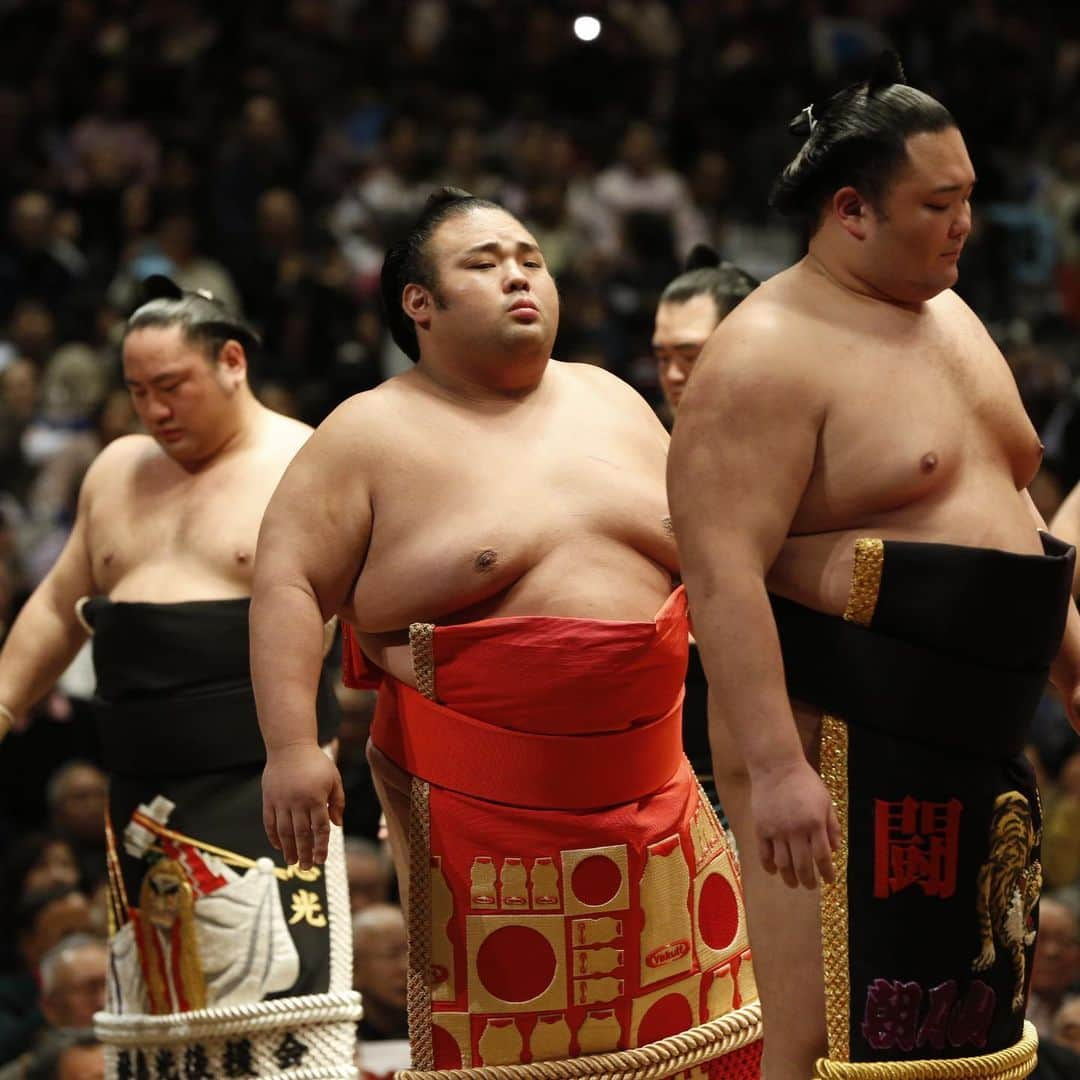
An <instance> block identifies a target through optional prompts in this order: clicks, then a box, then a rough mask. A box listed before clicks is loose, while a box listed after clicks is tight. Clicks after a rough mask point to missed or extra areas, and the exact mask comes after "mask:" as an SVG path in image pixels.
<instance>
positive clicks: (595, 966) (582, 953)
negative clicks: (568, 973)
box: [574, 949, 623, 975]
mask: <svg viewBox="0 0 1080 1080" xmlns="http://www.w3.org/2000/svg"><path fill="white" fill-rule="evenodd" d="M622 963H623V951H622V949H575V950H574V974H575V975H606V974H607V973H608V972H609V971H614V970H615V969H616V968H620V967H622Z"/></svg>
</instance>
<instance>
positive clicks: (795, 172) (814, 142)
mask: <svg viewBox="0 0 1080 1080" xmlns="http://www.w3.org/2000/svg"><path fill="white" fill-rule="evenodd" d="M955 126H956V121H955V120H954V119H953V116H952V114H951V113H950V112H949V110H948V109H946V108H945V106H944V105H942V104H941V103H940V102H939V101H937V100H936V99H934V98H932V97H931V96H930V95H929V94H925V93H923V92H922V91H921V90H916V89H915V88H914V87H913V86H908V85H907V80H906V78H905V77H904V69H903V67H902V65H901V64H900V58H899V57H898V56H897V55H896V53H894V52H886V53H883V54H882V55H881V56H880V57H879V58H878V61H877V64H876V65H875V67H874V70H873V72H872V73H871V74H870V77H869V78H868V79H864V80H863V81H862V82H858V83H854V84H852V85H851V86H847V87H845V88H844V89H843V90H841V91H839V92H838V93H836V94H833V96H832V97H830V98H829V99H828V100H826V101H825V102H823V103H818V102H815V103H814V104H812V105H807V106H806V108H805V109H803V110H802V112H800V113H799V114H798V115H797V116H796V117H795V118H794V119H792V120H791V122H790V123H789V124H788V130H789V131H790V132H791V133H792V134H793V135H798V136H799V137H800V138H802V139H804V140H805V141H804V142H803V145H802V149H801V150H800V151H799V152H798V153H797V154H796V155H795V158H794V160H792V161H791V163H790V164H789V165H788V166H787V167H786V168H785V169H784V171H783V172H782V173H781V174H780V177H779V179H778V180H777V181H776V183H775V184H774V185H773V189H772V193H771V194H770V196H769V204H770V206H772V207H774V208H775V209H776V210H778V211H780V213H782V214H785V215H788V216H791V217H798V218H801V219H802V220H803V222H804V223H805V224H806V225H807V226H808V228H809V230H810V232H811V233H812V232H814V231H815V230H816V228H817V226H818V224H819V223H820V221H821V211H822V206H823V204H824V203H825V201H826V199H828V198H829V197H830V196H831V195H832V194H833V193H834V192H835V191H837V190H838V189H839V188H842V187H845V186H847V185H849V184H850V185H851V186H852V187H853V188H855V190H856V191H858V192H859V194H860V195H862V196H863V198H865V199H866V200H868V201H869V202H870V204H871V205H872V206H874V207H875V209H877V208H880V206H881V202H882V199H883V197H884V195H885V193H886V192H887V191H888V188H889V184H890V183H891V182H892V180H893V179H894V177H895V174H896V171H897V169H898V168H899V167H900V166H901V165H902V164H903V163H904V162H905V161H906V160H907V145H906V144H907V140H908V139H909V138H910V137H911V136H912V135H918V134H922V133H923V132H935V131H945V130H946V129H947V128H951V127H955Z"/></svg>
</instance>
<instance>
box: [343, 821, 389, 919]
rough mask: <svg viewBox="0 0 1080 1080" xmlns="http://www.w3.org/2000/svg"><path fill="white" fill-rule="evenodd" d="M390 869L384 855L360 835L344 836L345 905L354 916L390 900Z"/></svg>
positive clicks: (372, 843)
mask: <svg viewBox="0 0 1080 1080" xmlns="http://www.w3.org/2000/svg"><path fill="white" fill-rule="evenodd" d="M392 874H393V867H392V866H391V865H390V860H389V859H388V858H387V857H386V853H385V852H384V851H382V850H381V849H380V848H379V846H378V845H377V844H375V843H374V842H373V841H371V840H368V839H366V838H365V837H362V836H346V837H345V875H346V877H347V878H348V881H349V906H350V907H351V908H352V912H353V914H354V915H355V914H356V913H357V912H360V911H364V910H365V909H366V908H369V907H372V906H373V905H375V904H385V903H386V902H387V900H388V899H389V898H390V878H391V875H392Z"/></svg>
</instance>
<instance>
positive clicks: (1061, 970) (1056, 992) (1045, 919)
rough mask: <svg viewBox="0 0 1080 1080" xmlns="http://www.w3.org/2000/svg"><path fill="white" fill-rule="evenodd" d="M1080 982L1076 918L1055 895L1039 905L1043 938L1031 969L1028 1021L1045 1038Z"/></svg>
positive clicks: (1079, 947)
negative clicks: (1071, 992)
mask: <svg viewBox="0 0 1080 1080" xmlns="http://www.w3.org/2000/svg"><path fill="white" fill-rule="evenodd" d="M1078 980H1080V942H1078V939H1077V920H1076V915H1075V914H1074V912H1073V911H1072V909H1071V908H1069V907H1068V905H1066V904H1064V903H1062V902H1061V900H1058V899H1055V898H1054V897H1053V896H1052V895H1048V896H1043V898H1042V899H1041V900H1040V901H1039V936H1038V937H1037V938H1036V940H1035V959H1034V961H1033V962H1032V965H1031V993H1030V996H1029V998H1028V1007H1027V1018H1028V1019H1029V1020H1030V1021H1031V1022H1032V1023H1033V1024H1034V1025H1035V1027H1036V1028H1038V1031H1039V1036H1040V1037H1041V1038H1050V1037H1051V1036H1052V1032H1053V1021H1054V1016H1055V1014H1056V1013H1057V1011H1058V1009H1059V1008H1060V1007H1061V1004H1062V1002H1063V1001H1064V1000H1065V996H1066V994H1067V993H1068V991H1069V989H1070V988H1071V987H1072V986H1073V984H1074V983H1076V982H1077V981H1078Z"/></svg>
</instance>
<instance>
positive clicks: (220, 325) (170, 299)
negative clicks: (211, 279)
mask: <svg viewBox="0 0 1080 1080" xmlns="http://www.w3.org/2000/svg"><path fill="white" fill-rule="evenodd" d="M143 296H144V298H145V299H144V303H143V304H142V305H141V306H139V307H137V308H136V309H135V311H134V313H133V314H132V315H131V317H130V318H129V319H128V321H127V325H126V326H125V327H124V337H125V339H126V338H127V336H128V334H130V333H131V332H132V331H134V330H142V329H145V328H146V327H150V326H160V327H169V326H179V327H180V332H181V334H182V336H183V338H184V341H185V342H187V343H188V344H189V345H194V346H196V347H197V348H200V349H203V350H204V351H205V352H206V355H207V358H208V359H210V360H212V361H213V360H216V359H217V357H218V354H219V353H220V352H221V349H222V346H223V345H224V344H225V342H227V341H238V342H239V343H240V344H241V345H242V346H243V348H244V355H245V356H246V357H247V358H248V360H249V361H250V360H251V359H252V358H253V357H254V356H255V354H256V353H257V352H258V350H259V348H260V346H261V344H262V342H261V340H260V338H259V335H258V334H257V333H256V332H255V331H254V330H253V329H252V328H251V327H250V326H248V324H247V323H246V322H244V320H243V319H241V318H240V317H239V316H237V315H234V314H233V313H232V312H231V311H229V309H228V308H227V307H226V306H225V305H224V304H223V303H222V302H221V301H220V300H215V299H214V297H213V296H211V295H210V293H203V292H185V291H184V290H183V289H181V288H180V286H179V285H177V284H176V282H174V281H171V280H170V279H169V278H167V277H164V276H163V275H160V274H155V275H153V276H152V277H148V278H147V279H146V281H144V282H143Z"/></svg>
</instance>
